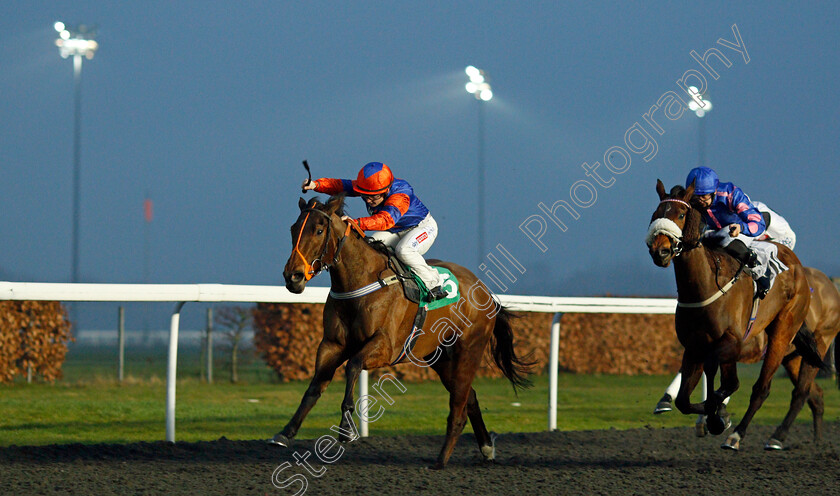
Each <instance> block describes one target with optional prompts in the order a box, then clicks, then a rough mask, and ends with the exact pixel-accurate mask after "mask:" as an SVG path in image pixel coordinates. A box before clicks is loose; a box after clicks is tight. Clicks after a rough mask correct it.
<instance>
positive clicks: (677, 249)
mask: <svg viewBox="0 0 840 496" xmlns="http://www.w3.org/2000/svg"><path fill="white" fill-rule="evenodd" d="M668 202H673V203H679V204H681V205H685V206H686V207H688V209H689V211H691V209H692V208H694V207H692V206H691V204H690V203H688V202H687V201H685V200H680V199H679V198H664V199H663V200H661V201H660V202H659V204H660V205H662V204H663V203H668ZM659 218H661V219H664V218H665V217H659ZM654 220H655V219H654ZM680 231H681V232H682V230H680ZM661 234H664V235H665V236H667V237H668V238H669V239H670V240H671V242H672V244H673V245H674V246H673V252H674V255H673V256H674V257H678V256H680V254H681V253H682V252H683V251H689V250H693V249H695V248H697V247H698V246H700V241H699V240H698V241H697V242H696V243H693V244H691V245H687V244H686V243H685V240H684V239H683V237H684V236H680V237H676V236H674V235H673V234H671V233H669V232H667V231H663V232H662V233H661Z"/></svg>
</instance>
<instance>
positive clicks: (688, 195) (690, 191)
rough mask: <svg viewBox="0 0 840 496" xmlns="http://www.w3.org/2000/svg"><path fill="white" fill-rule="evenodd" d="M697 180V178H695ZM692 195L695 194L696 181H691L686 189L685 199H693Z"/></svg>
mask: <svg viewBox="0 0 840 496" xmlns="http://www.w3.org/2000/svg"><path fill="white" fill-rule="evenodd" d="M695 181H696V179H695ZM692 195H694V181H691V184H689V185H688V187H687V188H686V189H685V194H684V195H683V200H685V201H688V200H690V199H691V197H692Z"/></svg>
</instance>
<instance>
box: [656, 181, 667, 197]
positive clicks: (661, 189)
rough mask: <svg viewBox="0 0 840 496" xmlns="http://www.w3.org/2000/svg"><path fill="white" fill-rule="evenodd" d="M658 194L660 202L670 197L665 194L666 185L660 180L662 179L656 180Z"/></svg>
mask: <svg viewBox="0 0 840 496" xmlns="http://www.w3.org/2000/svg"><path fill="white" fill-rule="evenodd" d="M656 193H657V194H658V195H659V199H660V200H664V199H665V197H666V196H668V195H667V194H666V193H665V185H664V184H662V180H660V179H657V180H656Z"/></svg>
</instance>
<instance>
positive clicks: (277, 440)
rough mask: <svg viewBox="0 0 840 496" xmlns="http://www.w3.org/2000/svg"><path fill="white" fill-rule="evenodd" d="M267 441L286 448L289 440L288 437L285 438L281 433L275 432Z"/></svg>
mask: <svg viewBox="0 0 840 496" xmlns="http://www.w3.org/2000/svg"><path fill="white" fill-rule="evenodd" d="M268 442H269V443H270V444H276V445H278V446H282V447H284V448H287V447H288V446H289V443H290V442H291V441H290V440H289V438H287V437H286V436H284V435H283V434H275V436H274V437H273V438H271V439H269V440H268Z"/></svg>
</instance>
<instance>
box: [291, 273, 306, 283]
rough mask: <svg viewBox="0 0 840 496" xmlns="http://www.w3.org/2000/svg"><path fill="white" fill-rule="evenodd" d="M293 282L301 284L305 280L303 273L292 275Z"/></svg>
mask: <svg viewBox="0 0 840 496" xmlns="http://www.w3.org/2000/svg"><path fill="white" fill-rule="evenodd" d="M291 279H292V282H300V281H302V280H303V272H295V273H294V274H292V278H291Z"/></svg>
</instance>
